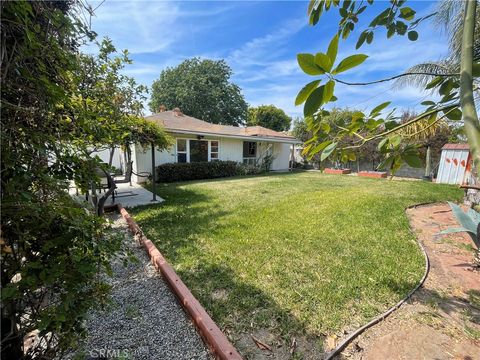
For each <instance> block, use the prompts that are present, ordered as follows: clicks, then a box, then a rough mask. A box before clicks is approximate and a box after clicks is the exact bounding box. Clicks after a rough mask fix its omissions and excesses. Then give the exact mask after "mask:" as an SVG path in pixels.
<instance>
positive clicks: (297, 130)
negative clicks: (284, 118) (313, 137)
mask: <svg viewBox="0 0 480 360" xmlns="http://www.w3.org/2000/svg"><path fill="white" fill-rule="evenodd" d="M291 135H292V136H293V137H294V138H295V139H298V140H300V141H301V142H305V141H307V140H308V139H309V138H310V132H309V131H308V126H307V123H306V121H305V119H303V118H296V119H295V120H293V127H292V132H291Z"/></svg>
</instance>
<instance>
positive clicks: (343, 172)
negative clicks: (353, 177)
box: [323, 168, 352, 174]
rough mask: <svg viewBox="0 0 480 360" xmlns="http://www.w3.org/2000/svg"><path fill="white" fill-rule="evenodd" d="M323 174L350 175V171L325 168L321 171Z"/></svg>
mask: <svg viewBox="0 0 480 360" xmlns="http://www.w3.org/2000/svg"><path fill="white" fill-rule="evenodd" d="M323 172H324V173H325V174H350V173H351V172H352V170H350V169H332V168H326V169H325V170H323Z"/></svg>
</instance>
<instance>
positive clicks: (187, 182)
mask: <svg viewBox="0 0 480 360" xmlns="http://www.w3.org/2000/svg"><path fill="white" fill-rule="evenodd" d="M299 173H307V171H305V170H295V171H281V172H275V171H271V172H268V173H262V174H256V175H238V176H230V177H221V178H214V179H200V180H187V181H177V182H170V183H166V182H158V183H157V187H159V186H162V185H178V186H181V185H187V184H197V183H203V182H217V181H230V180H243V179H254V178H266V177H271V176H290V175H297V174H299ZM149 190H150V188H149Z"/></svg>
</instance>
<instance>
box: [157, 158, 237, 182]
mask: <svg viewBox="0 0 480 360" xmlns="http://www.w3.org/2000/svg"><path fill="white" fill-rule="evenodd" d="M156 171H157V181H158V182H175V181H187V180H201V179H214V178H221V177H228V176H236V175H244V174H245V169H244V166H243V165H241V164H238V163H236V162H235V161H212V162H194V163H168V164H162V165H159V166H157V168H156Z"/></svg>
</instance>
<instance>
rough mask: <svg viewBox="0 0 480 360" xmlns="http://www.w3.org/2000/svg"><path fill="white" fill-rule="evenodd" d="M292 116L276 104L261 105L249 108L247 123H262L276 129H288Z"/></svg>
mask: <svg viewBox="0 0 480 360" xmlns="http://www.w3.org/2000/svg"><path fill="white" fill-rule="evenodd" d="M291 124H292V118H291V117H290V116H288V115H287V114H285V111H283V110H282V109H279V108H277V107H275V106H274V105H260V106H258V107H251V108H249V109H248V117H247V125H248V126H255V125H260V126H263V127H266V128H268V129H272V130H275V131H288V130H290V125H291Z"/></svg>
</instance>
